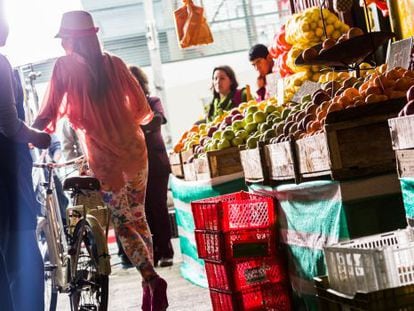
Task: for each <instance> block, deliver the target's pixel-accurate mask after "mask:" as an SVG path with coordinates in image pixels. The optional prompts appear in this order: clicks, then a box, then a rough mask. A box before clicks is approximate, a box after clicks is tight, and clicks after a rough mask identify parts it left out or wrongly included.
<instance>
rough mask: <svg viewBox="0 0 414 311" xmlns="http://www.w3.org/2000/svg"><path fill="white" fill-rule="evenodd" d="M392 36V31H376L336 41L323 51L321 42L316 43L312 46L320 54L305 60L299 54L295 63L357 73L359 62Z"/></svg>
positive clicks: (393, 35)
mask: <svg viewBox="0 0 414 311" xmlns="http://www.w3.org/2000/svg"><path fill="white" fill-rule="evenodd" d="M393 37H395V34H394V33H389V32H382V31H376V32H370V33H366V34H363V35H360V36H356V37H353V38H350V39H348V40H345V41H342V42H339V43H336V44H335V45H333V46H332V47H330V48H328V49H325V50H324V51H321V49H322V44H318V45H315V46H314V47H313V48H314V49H316V51H317V52H318V53H319V52H320V51H321V52H320V54H318V55H317V56H315V57H313V58H312V59H309V60H307V61H305V60H304V59H303V55H302V54H301V55H299V56H298V57H297V58H296V60H295V64H296V65H297V66H302V65H323V66H327V67H331V68H334V69H337V70H357V74H358V70H359V64H360V63H361V62H363V60H364V59H365V58H366V57H368V56H370V55H371V54H373V53H374V52H375V51H376V50H377V49H378V48H379V47H380V46H382V45H383V44H384V43H386V42H387V41H388V40H389V39H391V38H393Z"/></svg>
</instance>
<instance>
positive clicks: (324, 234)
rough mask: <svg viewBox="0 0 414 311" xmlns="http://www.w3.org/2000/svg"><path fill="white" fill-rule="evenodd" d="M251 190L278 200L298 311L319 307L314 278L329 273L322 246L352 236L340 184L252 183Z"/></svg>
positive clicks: (282, 238)
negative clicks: (278, 184)
mask: <svg viewBox="0 0 414 311" xmlns="http://www.w3.org/2000/svg"><path fill="white" fill-rule="evenodd" d="M250 191H253V192H255V193H259V194H263V195H270V196H273V197H276V198H277V200H278V201H279V205H278V213H277V215H278V216H277V217H278V224H279V232H280V235H281V236H280V240H281V242H282V243H283V244H284V245H286V246H287V254H288V263H289V275H290V280H291V285H292V288H293V291H294V298H295V310H296V309H302V308H303V309H305V310H318V308H317V300H316V298H315V294H316V292H315V289H314V287H313V278H314V277H315V276H320V275H326V273H327V271H326V267H325V259H324V255H323V246H325V245H327V244H332V243H336V242H338V241H340V240H342V239H347V238H349V234H348V229H347V222H346V218H345V215H344V212H343V203H342V199H341V191H340V187H339V184H338V183H337V182H332V181H315V182H306V183H302V184H300V185H291V184H289V185H282V186H277V187H268V186H261V185H252V186H250Z"/></svg>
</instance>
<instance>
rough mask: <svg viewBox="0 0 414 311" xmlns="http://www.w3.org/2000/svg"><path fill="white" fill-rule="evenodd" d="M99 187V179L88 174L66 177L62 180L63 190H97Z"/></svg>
mask: <svg viewBox="0 0 414 311" xmlns="http://www.w3.org/2000/svg"><path fill="white" fill-rule="evenodd" d="M99 189H101V184H100V182H99V180H97V179H96V178H95V177H89V176H76V177H69V178H66V179H65V181H64V182H63V190H65V191H70V190H91V191H98V190H99Z"/></svg>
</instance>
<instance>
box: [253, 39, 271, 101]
mask: <svg viewBox="0 0 414 311" xmlns="http://www.w3.org/2000/svg"><path fill="white" fill-rule="evenodd" d="M249 61H250V63H251V64H252V66H253V67H254V69H255V70H256V71H257V73H258V74H259V75H258V77H257V88H258V89H257V91H256V93H257V99H258V100H260V101H261V100H265V99H266V75H267V74H269V73H272V70H273V66H274V61H273V58H272V56H271V55H270V53H269V50H268V49H267V47H266V46H265V45H263V44H256V45H254V46H252V48H251V49H250V50H249Z"/></svg>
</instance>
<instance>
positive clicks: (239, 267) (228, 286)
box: [205, 257, 287, 291]
mask: <svg viewBox="0 0 414 311" xmlns="http://www.w3.org/2000/svg"><path fill="white" fill-rule="evenodd" d="M205 268H206V273H207V279H208V285H209V287H210V288H213V289H219V290H230V291H235V290H242V289H247V288H251V287H253V286H257V285H260V284H266V283H279V282H282V281H286V280H287V271H286V266H285V264H284V261H283V260H281V259H280V258H279V257H270V258H259V259H251V260H244V261H235V262H231V263H215V262H209V261H206V262H205Z"/></svg>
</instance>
